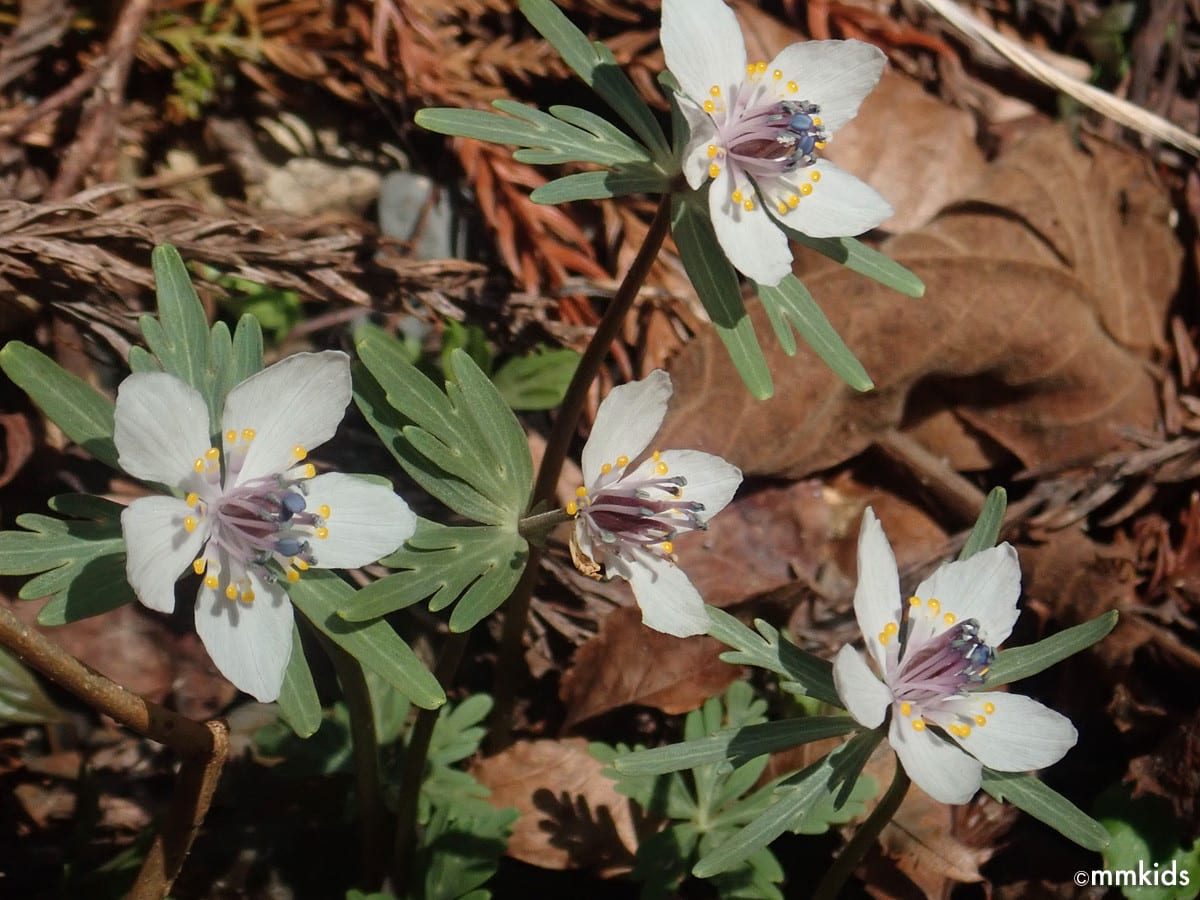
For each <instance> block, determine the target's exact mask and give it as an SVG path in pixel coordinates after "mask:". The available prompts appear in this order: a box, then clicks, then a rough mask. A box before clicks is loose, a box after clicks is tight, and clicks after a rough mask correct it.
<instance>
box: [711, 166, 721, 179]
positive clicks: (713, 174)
mask: <svg viewBox="0 0 1200 900" xmlns="http://www.w3.org/2000/svg"><path fill="white" fill-rule="evenodd" d="M720 174H721V167H720V166H718V165H717V164H716V163H709V164H708V177H709V178H716V177H717V176H718V175H720Z"/></svg>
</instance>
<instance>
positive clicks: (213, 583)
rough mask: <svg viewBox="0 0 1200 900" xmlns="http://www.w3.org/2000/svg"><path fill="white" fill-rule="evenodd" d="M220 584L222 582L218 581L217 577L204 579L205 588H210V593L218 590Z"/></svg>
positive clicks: (212, 576)
mask: <svg viewBox="0 0 1200 900" xmlns="http://www.w3.org/2000/svg"><path fill="white" fill-rule="evenodd" d="M218 584H220V582H219V581H217V576H216V575H209V576H208V577H207V578H205V579H204V586H205V587H206V588H208V589H209V590H210V591H215V590H216V589H217V585H218Z"/></svg>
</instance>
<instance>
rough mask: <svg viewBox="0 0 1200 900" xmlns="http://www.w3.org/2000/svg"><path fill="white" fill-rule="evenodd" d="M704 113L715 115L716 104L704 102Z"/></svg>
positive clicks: (709, 101)
mask: <svg viewBox="0 0 1200 900" xmlns="http://www.w3.org/2000/svg"><path fill="white" fill-rule="evenodd" d="M704 111H705V112H706V113H709V114H712V113H715V112H716V111H717V104H715V103H713V102H712V101H711V100H705V101H704Z"/></svg>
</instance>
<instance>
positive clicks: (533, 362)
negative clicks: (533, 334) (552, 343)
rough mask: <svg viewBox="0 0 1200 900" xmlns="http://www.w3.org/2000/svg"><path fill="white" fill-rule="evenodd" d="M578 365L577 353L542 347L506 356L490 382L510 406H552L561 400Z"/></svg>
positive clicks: (535, 407)
mask: <svg viewBox="0 0 1200 900" xmlns="http://www.w3.org/2000/svg"><path fill="white" fill-rule="evenodd" d="M578 367H579V354H578V353H576V352H575V351H574V350H566V349H558V350H547V349H544V348H543V349H541V350H540V351H539V352H537V353H531V354H529V355H528V356H516V357H513V358H512V359H510V360H508V362H506V363H505V364H504V365H502V366H501V367H500V368H499V369H497V370H496V373H495V374H494V375H493V376H492V383H493V384H495V385H496V390H497V391H499V393H500V396H501V397H503V398H504V402H505V403H507V404H508V405H509V406H510V407H511V408H513V409H522V410H534V409H554V408H555V407H557V406H558V405H559V404H560V403H562V400H563V395H564V394H566V392H567V385H568V384H570V383H571V376H572V375H574V374H575V370H576V369H577V368H578Z"/></svg>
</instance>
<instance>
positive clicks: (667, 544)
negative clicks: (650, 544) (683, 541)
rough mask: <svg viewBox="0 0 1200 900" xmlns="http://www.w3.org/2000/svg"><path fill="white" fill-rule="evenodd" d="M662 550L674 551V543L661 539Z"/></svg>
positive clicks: (669, 552) (666, 551) (668, 552)
mask: <svg viewBox="0 0 1200 900" xmlns="http://www.w3.org/2000/svg"><path fill="white" fill-rule="evenodd" d="M662 551H663V553H667V554H671V553H674V552H675V545H674V544H672V543H671V542H670V541H663V542H662Z"/></svg>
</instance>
